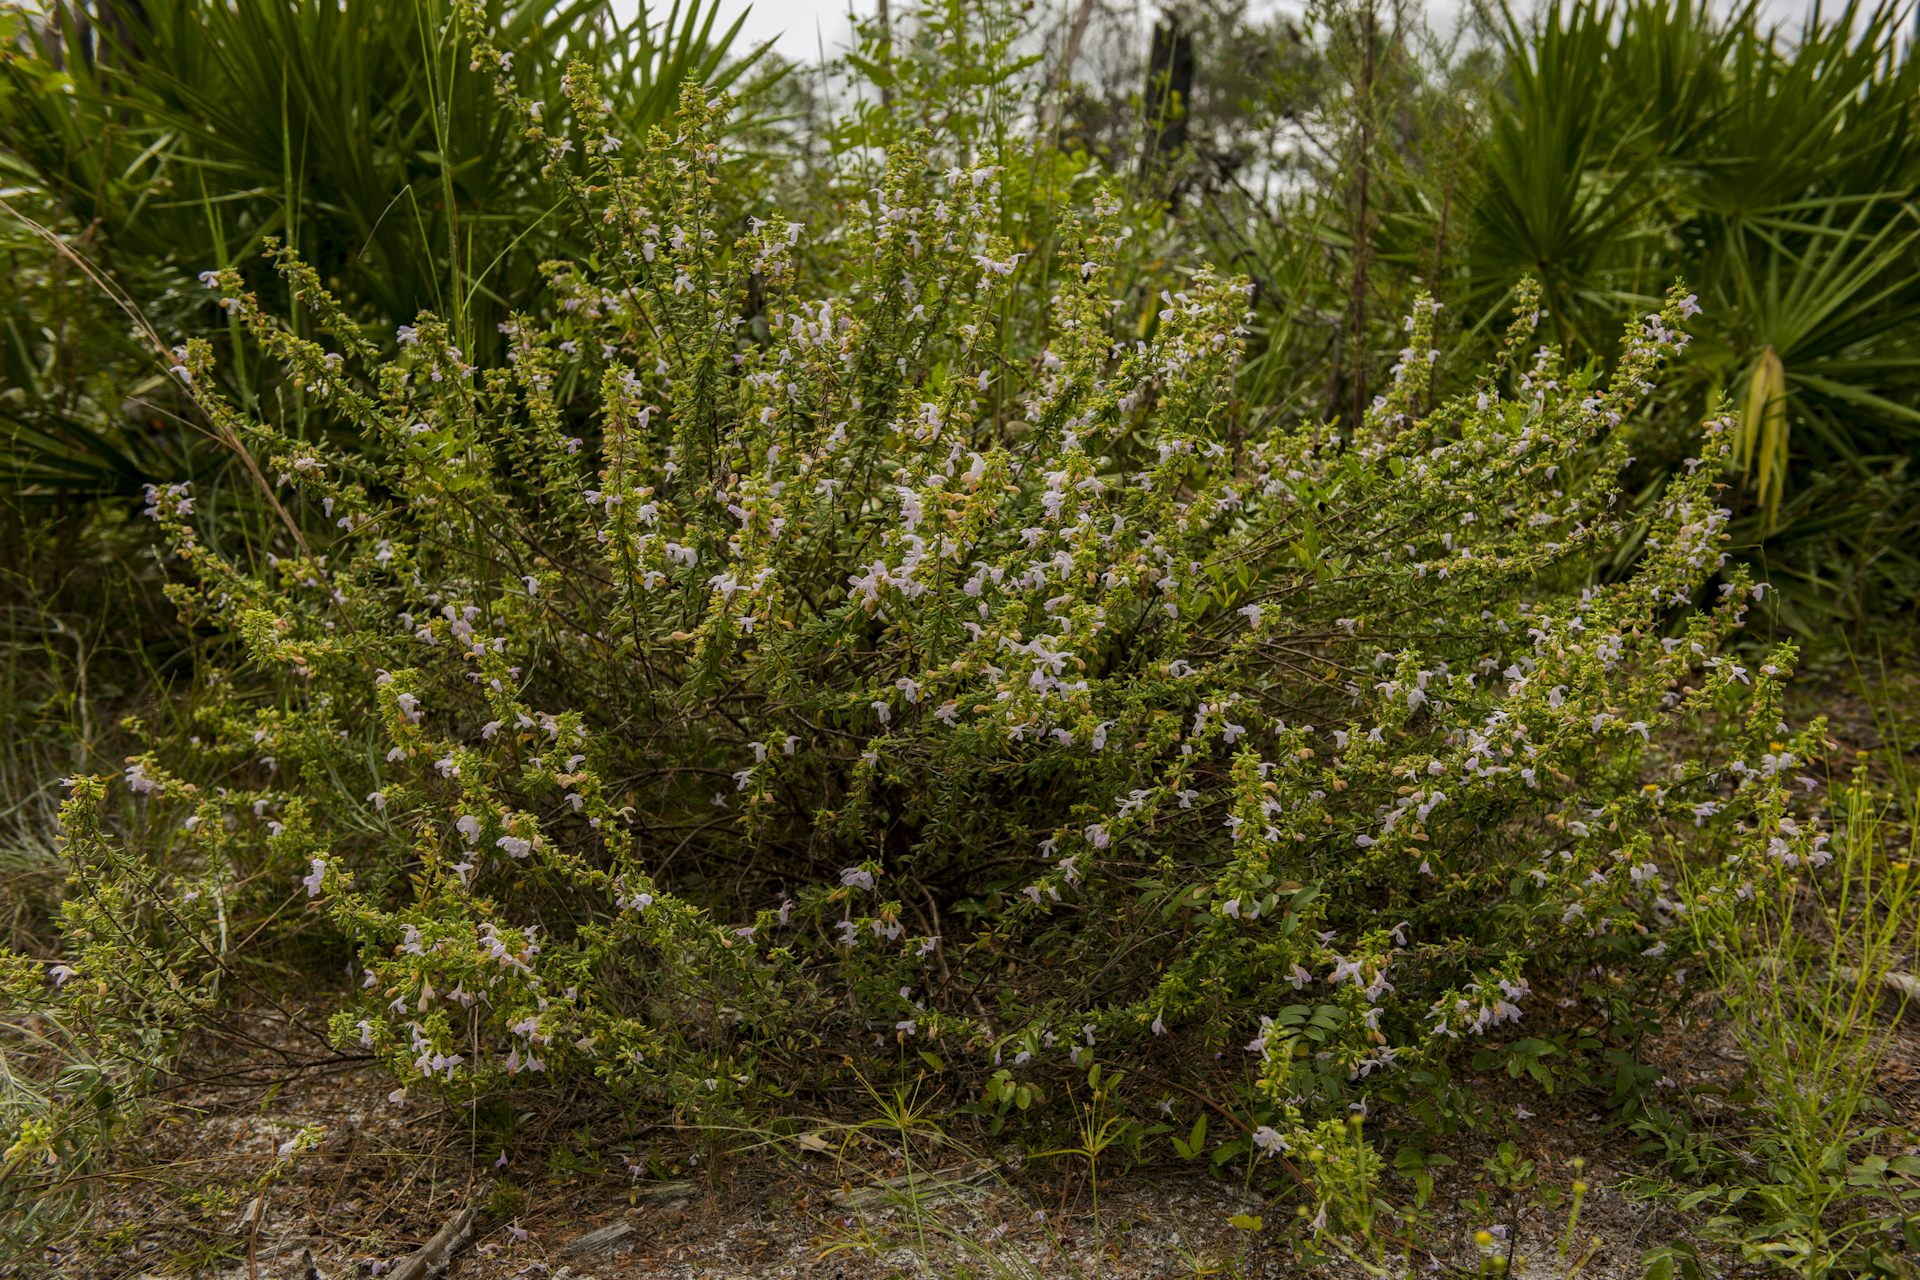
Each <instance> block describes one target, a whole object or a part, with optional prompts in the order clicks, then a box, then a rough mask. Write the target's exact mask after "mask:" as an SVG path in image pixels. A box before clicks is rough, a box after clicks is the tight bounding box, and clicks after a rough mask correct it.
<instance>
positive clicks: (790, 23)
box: [616, 0, 1832, 61]
mask: <svg viewBox="0 0 1920 1280" xmlns="http://www.w3.org/2000/svg"><path fill="white" fill-rule="evenodd" d="M1520 2H1521V3H1525V0H1520ZM635 3H637V0H616V5H617V6H618V7H619V8H621V9H628V10H630V9H631V6H632V5H633V4H635ZM1132 3H1133V4H1134V5H1135V7H1137V8H1138V9H1139V10H1140V11H1141V15H1142V20H1143V21H1144V20H1145V19H1146V18H1147V17H1148V16H1150V15H1151V14H1152V13H1153V12H1154V11H1155V10H1156V8H1157V7H1158V6H1157V5H1155V4H1153V3H1152V0H1132ZM667 4H668V0H653V7H656V8H660V9H665V8H666V7H667ZM849 4H852V6H853V7H855V8H857V9H858V10H859V11H860V12H862V13H871V12H873V0H751V2H750V0H720V9H721V14H722V18H721V23H722V24H724V23H727V22H731V21H733V19H734V18H736V17H738V16H739V15H740V14H742V13H745V14H746V15H747V21H746V25H744V26H743V27H742V28H741V34H742V36H744V37H745V38H746V39H747V40H748V41H749V42H751V43H758V42H759V41H762V40H772V41H773V42H774V48H775V49H777V50H779V51H780V52H781V53H782V54H784V55H785V56H787V57H789V58H792V59H794V60H796V61H802V60H804V61H813V60H815V59H817V58H818V57H819V54H820V50H821V49H822V48H823V47H824V48H825V50H826V52H827V54H828V55H829V56H831V55H833V54H835V53H838V52H840V51H841V50H843V49H845V48H846V47H847V45H848V43H849V42H850V40H851V38H852V27H851V26H850V25H849V24H848V22H847V10H848V6H849ZM907 7H908V4H907V3H906V2H905V0H894V8H895V9H904V8H907ZM1304 7H1305V5H1304V4H1302V3H1300V0H1254V3H1253V8H1254V10H1255V11H1256V12H1259V11H1261V10H1267V11H1275V10H1278V11H1285V12H1295V13H1297V12H1299V11H1300V10H1301V9H1303V8H1304ZM1460 7H1461V6H1460V4H1459V3H1458V2H1457V0H1434V2H1433V3H1431V4H1429V5H1428V9H1429V11H1430V12H1431V13H1432V14H1433V16H1434V18H1435V19H1436V21H1435V25H1436V26H1446V25H1450V24H1449V23H1448V22H1447V21H1446V19H1447V18H1448V17H1450V15H1451V14H1453V13H1457V12H1458V11H1459V9H1460ZM1724 7H1730V5H1729V6H1724ZM1829 7H1832V5H1831V4H1829ZM1762 8H1763V9H1764V10H1765V11H1766V12H1768V13H1770V14H1772V15H1774V16H1775V17H1777V18H1780V19H1782V20H1792V21H1797V20H1798V19H1800V18H1801V17H1803V16H1805V15H1806V14H1807V13H1808V12H1809V11H1811V10H1812V8H1813V2H1812V0H1764V3H1763V4H1762Z"/></svg>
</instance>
